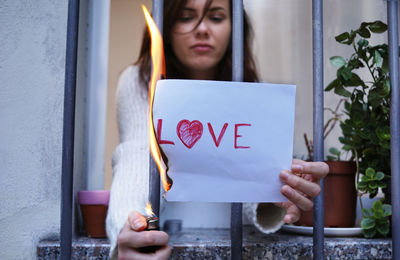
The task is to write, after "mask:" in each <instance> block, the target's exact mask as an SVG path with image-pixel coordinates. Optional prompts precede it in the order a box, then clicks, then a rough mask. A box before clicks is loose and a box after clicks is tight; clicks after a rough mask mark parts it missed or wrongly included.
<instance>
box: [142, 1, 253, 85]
mask: <svg viewBox="0 0 400 260" xmlns="http://www.w3.org/2000/svg"><path fill="white" fill-rule="evenodd" d="M186 2H187V0H165V1H164V19H163V20H164V21H163V22H164V25H163V41H164V52H165V64H166V77H167V79H185V78H188V75H187V74H186V73H185V71H186V70H185V67H184V66H183V65H182V64H181V63H180V61H179V60H178V58H177V57H176V56H175V54H174V52H173V50H172V46H171V39H170V38H171V30H172V28H173V25H174V24H175V22H176V21H177V20H178V18H179V13H180V11H181V10H182V8H183V7H184V6H185V5H186ZM211 3H212V0H207V3H206V5H205V7H204V11H203V17H204V16H205V14H206V12H207V11H208V8H209V7H210V5H211ZM230 9H231V10H230V12H231V13H232V2H231V1H230ZM203 17H202V18H203ZM202 18H201V19H200V20H199V22H198V24H200V22H201V20H202ZM243 23H244V25H243V26H244V39H243V40H244V50H243V51H244V67H243V81H245V82H257V81H258V76H257V70H256V66H255V62H254V59H253V54H252V52H251V50H250V44H251V40H252V29H251V27H250V24H249V22H248V18H247V15H246V13H244V21H243ZM150 43H151V40H150V35H149V31H148V29H147V27H146V28H145V30H144V33H143V41H142V47H141V49H140V54H139V58H138V60H137V61H136V62H135V64H136V65H138V66H139V78H140V81H141V82H142V83H143V86H144V87H145V88H147V87H148V82H149V78H150V70H151V57H150ZM215 80H225V81H230V80H232V38H231V41H230V43H229V46H228V48H227V50H226V53H225V55H224V57H223V58H222V59H221V61H220V62H219V64H218V72H217V78H215Z"/></svg>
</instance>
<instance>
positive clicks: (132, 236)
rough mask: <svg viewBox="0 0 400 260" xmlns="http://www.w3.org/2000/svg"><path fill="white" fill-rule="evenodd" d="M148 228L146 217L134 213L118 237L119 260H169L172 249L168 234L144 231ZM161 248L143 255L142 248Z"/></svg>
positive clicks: (130, 215)
mask: <svg viewBox="0 0 400 260" xmlns="http://www.w3.org/2000/svg"><path fill="white" fill-rule="evenodd" d="M146 227H147V222H146V219H145V217H143V216H142V215H141V214H140V213H138V212H136V211H132V212H131V213H130V214H129V216H128V220H127V221H126V223H125V225H124V227H123V228H122V230H121V232H120V233H119V235H118V259H168V257H169V255H170V254H171V248H170V247H169V246H168V239H169V238H168V234H167V233H165V232H162V231H155V230H152V231H144V229H146ZM148 246H156V247H159V248H158V249H157V250H156V251H155V252H152V253H143V252H141V248H143V247H148Z"/></svg>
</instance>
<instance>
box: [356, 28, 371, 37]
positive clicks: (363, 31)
mask: <svg viewBox="0 0 400 260" xmlns="http://www.w3.org/2000/svg"><path fill="white" fill-rule="evenodd" d="M357 33H358V34H359V35H360V36H361V37H364V38H369V37H371V33H370V32H369V31H368V29H367V28H360V29H358V31H357Z"/></svg>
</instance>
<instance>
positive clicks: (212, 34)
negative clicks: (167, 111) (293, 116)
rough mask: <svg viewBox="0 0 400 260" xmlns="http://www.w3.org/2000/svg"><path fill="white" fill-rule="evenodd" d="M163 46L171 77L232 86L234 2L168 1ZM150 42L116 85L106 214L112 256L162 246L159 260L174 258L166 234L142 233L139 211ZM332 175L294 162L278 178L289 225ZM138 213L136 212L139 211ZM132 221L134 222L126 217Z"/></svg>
mask: <svg viewBox="0 0 400 260" xmlns="http://www.w3.org/2000/svg"><path fill="white" fill-rule="evenodd" d="M244 30H245V44H244V46H245V47H244V52H245V55H244V57H245V61H244V81H248V82H256V81H258V77H257V73H256V69H255V65H254V61H253V58H252V54H251V52H250V48H249V46H250V37H249V25H248V23H247V18H246V17H245V20H244ZM163 31H164V45H165V58H166V69H167V70H166V74H167V75H166V76H167V78H169V79H171V78H188V79H202V80H227V81H229V80H231V78H232V70H231V68H232V62H231V55H232V43H231V31H232V21H231V1H229V0H213V1H212V0H169V1H165V3H164V28H163ZM150 67H151V64H150V38H149V35H148V32H147V31H146V32H145V35H144V38H143V42H142V49H141V52H140V57H139V59H138V61H137V62H136V66H130V67H128V68H127V69H126V70H125V71H124V72H123V74H122V75H121V78H120V81H119V85H118V93H117V95H118V112H119V113H118V119H119V131H120V140H121V143H120V145H119V146H118V147H117V149H116V151H115V152H114V155H113V170H114V179H113V184H112V187H111V198H110V206H109V212H108V216H107V233H108V236H109V238H110V241H111V250H112V252H113V256H116V255H117V254H118V255H119V257H121V258H124V259H141V258H144V257H146V256H145V255H144V254H145V253H143V252H142V251H141V250H140V248H141V247H145V246H154V245H156V246H159V249H158V250H157V251H156V252H155V253H152V256H153V257H155V258H157V259H164V258H165V259H166V258H167V257H168V256H169V254H170V248H169V247H168V245H167V243H168V235H167V234H166V233H164V232H162V231H158V232H157V231H151V232H147V231H143V230H144V229H145V228H146V221H145V219H144V217H143V216H142V215H141V214H140V213H138V212H137V211H141V210H142V209H143V208H144V206H145V205H144V204H145V203H146V202H147V199H148V173H147V172H148V158H149V157H148V154H149V153H148V129H147V118H146V115H147V109H148V104H147V86H148V81H149V76H150ZM327 173H328V167H327V165H326V164H324V163H306V162H303V161H300V160H294V161H293V165H292V169H291V171H283V172H281V173H280V178H281V180H282V181H283V182H284V183H285V185H283V187H282V194H283V195H285V196H286V197H287V198H288V200H289V201H288V202H286V203H281V204H279V206H280V207H281V208H282V209H283V211H284V214H283V216H284V217H283V221H284V222H286V223H293V222H295V221H297V220H298V218H299V216H300V210H309V209H311V208H312V206H313V202H312V198H313V197H315V196H317V195H318V194H319V192H320V187H319V185H318V184H317V183H318V181H319V180H320V179H321V178H323V177H324V176H325V175H326V174H327ZM135 210H136V211H135ZM127 216H128V217H127Z"/></svg>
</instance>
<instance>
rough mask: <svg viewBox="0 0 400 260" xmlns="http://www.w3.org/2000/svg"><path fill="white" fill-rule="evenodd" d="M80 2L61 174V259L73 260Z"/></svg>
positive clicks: (71, 46) (72, 19) (68, 72)
mask: <svg viewBox="0 0 400 260" xmlns="http://www.w3.org/2000/svg"><path fill="white" fill-rule="evenodd" d="M78 25H79V0H69V3H68V27H67V50H66V57H65V90H64V119H63V143H62V147H63V151H62V173H61V221H60V225H61V227H60V229H61V230H60V247H61V259H65V260H67V259H71V247H72V206H73V205H72V202H73V194H72V191H73V169H74V128H75V93H76V66H77V54H78Z"/></svg>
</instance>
